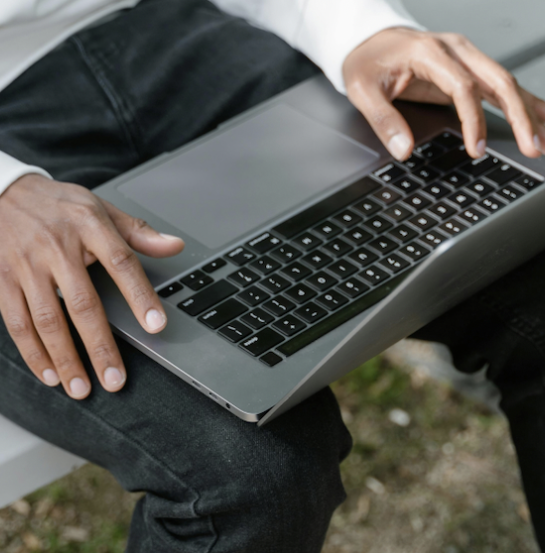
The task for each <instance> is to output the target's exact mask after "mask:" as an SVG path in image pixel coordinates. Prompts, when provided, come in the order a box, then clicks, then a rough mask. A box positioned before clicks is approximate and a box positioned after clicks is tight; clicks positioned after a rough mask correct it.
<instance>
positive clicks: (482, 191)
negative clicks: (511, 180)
mask: <svg viewBox="0 0 545 553" xmlns="http://www.w3.org/2000/svg"><path fill="white" fill-rule="evenodd" d="M467 189H468V190H470V191H471V192H474V193H475V194H477V195H478V196H480V197H481V198H482V197H483V196H488V194H490V192H492V190H494V187H493V186H491V185H490V184H487V183H486V182H482V181H480V180H477V181H475V182H472V183H471V184H470V185H469V186H468V187H467Z"/></svg>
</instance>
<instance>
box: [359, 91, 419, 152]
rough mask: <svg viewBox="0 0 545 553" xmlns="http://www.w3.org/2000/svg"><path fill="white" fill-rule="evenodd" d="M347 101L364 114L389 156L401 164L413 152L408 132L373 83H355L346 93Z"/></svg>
mask: <svg viewBox="0 0 545 553" xmlns="http://www.w3.org/2000/svg"><path fill="white" fill-rule="evenodd" d="M348 98H349V100H350V101H351V102H352V104H354V106H355V107H356V108H358V110H359V111H361V113H362V114H363V116H364V117H365V118H366V119H367V121H368V123H369V124H370V125H371V127H372V129H373V130H374V131H375V133H376V135H377V136H378V137H379V139H380V141H381V142H382V143H383V144H384V146H385V147H386V148H387V150H388V151H389V152H390V154H392V156H393V157H394V158H395V159H397V160H399V161H404V160H405V159H407V158H408V157H409V156H410V155H411V152H412V151H413V148H414V137H413V133H412V132H411V129H410V127H409V125H408V123H407V121H405V119H404V118H403V116H402V115H401V113H399V111H398V110H397V109H396V108H395V107H394V106H393V105H392V102H391V101H390V99H389V98H387V96H386V94H385V92H384V91H383V90H382V89H381V88H380V87H379V86H377V84H376V83H373V82H367V83H365V82H361V81H360V82H358V84H357V85H356V86H352V87H351V88H350V89H349V91H348Z"/></svg>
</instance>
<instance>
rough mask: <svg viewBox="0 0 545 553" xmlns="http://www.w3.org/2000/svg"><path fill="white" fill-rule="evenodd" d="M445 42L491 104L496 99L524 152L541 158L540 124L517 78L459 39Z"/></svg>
mask: <svg viewBox="0 0 545 553" xmlns="http://www.w3.org/2000/svg"><path fill="white" fill-rule="evenodd" d="M445 40H446V41H447V44H448V45H449V46H450V48H451V50H452V51H453V52H454V54H455V55H456V56H457V57H458V58H459V59H460V61H461V62H462V63H463V64H464V66H465V67H466V68H467V69H468V70H469V71H470V72H471V74H472V75H473V77H474V79H475V80H476V81H477V82H478V83H479V85H480V87H481V89H482V90H483V91H484V93H485V98H486V99H487V100H488V101H490V100H491V99H495V100H496V101H497V104H499V107H501V109H502V110H503V112H504V113H505V116H506V118H507V120H508V121H509V123H510V124H511V126H512V128H513V133H514V135H515V139H516V141H517V144H518V146H519V148H520V151H521V152H522V153H523V154H524V155H526V156H528V157H538V156H539V155H540V154H541V152H540V151H539V149H538V148H537V147H536V139H535V137H536V135H537V134H538V122H537V120H536V119H537V118H536V116H535V113H532V111H533V110H531V109H529V108H530V106H529V105H528V104H527V102H526V101H525V98H524V97H523V94H522V89H521V88H520V87H519V85H518V83H517V81H516V79H515V77H514V76H513V75H512V74H511V73H509V71H507V70H506V69H504V68H503V67H502V66H501V65H499V64H498V63H497V62H495V61H494V60H493V59H491V58H489V57H488V56H487V55H486V54H484V53H483V52H481V51H480V50H479V49H478V48H476V47H475V46H474V45H473V44H472V43H471V42H470V41H469V40H467V39H466V38H465V37H461V36H459V35H446V37H445Z"/></svg>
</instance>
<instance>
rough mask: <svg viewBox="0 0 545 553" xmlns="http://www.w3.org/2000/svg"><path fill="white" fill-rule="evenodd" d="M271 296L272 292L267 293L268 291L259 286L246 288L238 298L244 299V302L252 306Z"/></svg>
mask: <svg viewBox="0 0 545 553" xmlns="http://www.w3.org/2000/svg"><path fill="white" fill-rule="evenodd" d="M270 297H271V296H270V294H267V292H265V291H264V290H261V288H258V287H257V286H251V287H250V288H246V290H244V292H241V293H240V294H239V295H238V296H237V298H239V299H240V300H242V301H243V302H244V303H247V304H248V305H249V306H250V307H255V306H256V305H259V304H260V303H261V302H263V301H266V300H268V299H269V298H270Z"/></svg>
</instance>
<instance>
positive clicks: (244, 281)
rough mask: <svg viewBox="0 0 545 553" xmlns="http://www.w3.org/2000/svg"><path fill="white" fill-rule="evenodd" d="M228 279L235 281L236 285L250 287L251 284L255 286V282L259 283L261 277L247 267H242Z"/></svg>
mask: <svg viewBox="0 0 545 553" xmlns="http://www.w3.org/2000/svg"><path fill="white" fill-rule="evenodd" d="M227 278H228V279H229V280H231V281H233V282H234V283H235V284H238V285H239V286H242V287H245V286H250V284H253V283H254V282H257V281H258V280H259V278H260V277H259V275H258V274H257V273H254V271H252V270H251V269H248V268H247V267H241V268H240V269H239V270H238V271H235V272H234V273H231V274H230V275H229V276H228V277H227Z"/></svg>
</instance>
